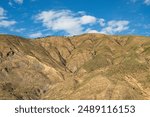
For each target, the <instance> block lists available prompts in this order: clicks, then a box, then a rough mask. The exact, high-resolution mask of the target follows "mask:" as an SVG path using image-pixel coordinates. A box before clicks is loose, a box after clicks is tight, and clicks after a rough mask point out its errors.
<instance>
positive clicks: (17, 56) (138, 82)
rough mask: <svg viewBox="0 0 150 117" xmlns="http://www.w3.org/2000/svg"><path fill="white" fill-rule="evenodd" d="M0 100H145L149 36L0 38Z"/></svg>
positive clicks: (149, 82) (149, 88)
mask: <svg viewBox="0 0 150 117" xmlns="http://www.w3.org/2000/svg"><path fill="white" fill-rule="evenodd" d="M0 99H94V100H95V99H101V100H104V99H108V100H109V99H117V100H119V99H125V100H128V99H133V100H135V99H140V100H141V99H142V100H143V99H150V37H142V36H108V35H101V34H84V35H80V36H73V37H55V36H50V37H45V38H39V39H23V38H21V37H17V36H9V35H0Z"/></svg>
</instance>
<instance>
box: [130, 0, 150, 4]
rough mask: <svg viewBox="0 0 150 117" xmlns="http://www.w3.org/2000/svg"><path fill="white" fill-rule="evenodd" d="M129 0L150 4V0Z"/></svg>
mask: <svg viewBox="0 0 150 117" xmlns="http://www.w3.org/2000/svg"><path fill="white" fill-rule="evenodd" d="M130 1H131V2H133V3H136V2H138V1H139V2H143V3H144V4H146V5H150V0H141V1H140V0H130Z"/></svg>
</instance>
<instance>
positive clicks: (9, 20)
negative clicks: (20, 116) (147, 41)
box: [0, 0, 150, 38]
mask: <svg viewBox="0 0 150 117" xmlns="http://www.w3.org/2000/svg"><path fill="white" fill-rule="evenodd" d="M0 33H4V34H13V35H18V36H23V37H31V38H36V37H43V36H48V35H67V36H68V35H79V34H83V33H104V34H112V35H113V34H115V35H145V36H150V0H0Z"/></svg>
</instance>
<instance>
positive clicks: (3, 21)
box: [0, 7, 16, 28]
mask: <svg viewBox="0 0 150 117" xmlns="http://www.w3.org/2000/svg"><path fill="white" fill-rule="evenodd" d="M14 24H16V21H14V20H8V18H7V16H6V11H5V10H4V9H3V8H2V7H0V27H4V28H6V27H9V26H12V25H14Z"/></svg>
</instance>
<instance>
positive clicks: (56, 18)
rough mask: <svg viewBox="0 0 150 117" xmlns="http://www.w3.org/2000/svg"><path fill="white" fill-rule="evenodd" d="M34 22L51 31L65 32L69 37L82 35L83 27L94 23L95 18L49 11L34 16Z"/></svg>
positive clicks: (62, 11) (70, 12)
mask: <svg viewBox="0 0 150 117" xmlns="http://www.w3.org/2000/svg"><path fill="white" fill-rule="evenodd" d="M35 18H36V20H37V21H41V22H42V24H43V26H45V27H46V28H48V29H50V30H52V31H65V32H66V33H67V34H69V35H77V34H82V33H84V30H85V28H84V26H85V25H90V24H93V23H95V22H96V18H95V17H94V16H90V15H84V14H79V13H73V12H72V11H70V10H59V11H54V10H49V11H43V12H41V13H39V14H37V15H36V17H35Z"/></svg>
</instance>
